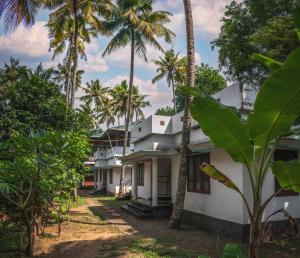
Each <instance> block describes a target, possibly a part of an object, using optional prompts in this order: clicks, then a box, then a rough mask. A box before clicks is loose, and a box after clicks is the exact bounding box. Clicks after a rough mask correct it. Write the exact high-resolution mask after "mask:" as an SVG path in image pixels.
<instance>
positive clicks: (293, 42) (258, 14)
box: [212, 0, 299, 85]
mask: <svg viewBox="0 0 300 258" xmlns="http://www.w3.org/2000/svg"><path fill="white" fill-rule="evenodd" d="M297 2H298V1H297V0H278V1H271V0H262V1H257V0H245V1H243V2H240V3H238V2H237V1H232V2H231V3H230V4H229V5H228V6H226V9H225V13H224V17H223V18H222V20H221V22H222V27H221V32H220V34H219V36H218V38H217V39H215V40H214V41H213V42H212V46H213V47H217V48H218V50H219V62H220V66H221V67H222V68H223V70H224V72H225V74H226V75H227V78H228V79H229V80H237V81H239V82H241V83H252V84H254V85H260V84H261V83H262V82H263V80H264V79H265V78H266V77H267V76H268V74H269V72H268V70H267V69H265V67H264V66H262V65H261V64H259V63H258V62H255V61H253V60H251V59H250V58H249V57H250V56H251V55H252V54H254V53H261V54H264V55H267V56H269V57H271V58H274V59H276V60H278V61H284V60H285V59H286V57H287V55H288V54H289V53H290V52H291V51H292V50H293V49H295V48H296V47H297V46H299V42H298V41H297V37H296V35H295V33H293V31H294V28H295V24H294V22H293V19H292V13H293V10H294V9H295V7H296V6H297V4H298V3H297ZM278 35H280V37H278Z"/></svg>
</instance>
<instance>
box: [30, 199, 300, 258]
mask: <svg viewBox="0 0 300 258" xmlns="http://www.w3.org/2000/svg"><path fill="white" fill-rule="evenodd" d="M84 200H85V204H84V205H82V206H81V207H78V208H74V209H72V210H71V218H70V222H69V223H64V224H63V227H62V234H61V237H60V238H58V237H57V227H56V226H51V227H48V228H47V229H46V235H45V236H44V237H40V238H39V239H38V240H37V244H36V256H37V257H46V258H60V257H62V258H100V257H106V258H108V257H149V258H158V257H165V258H172V257H182V258H184V257H191V258H193V257H198V256H199V255H203V254H205V255H209V256H210V257H211V258H215V257H220V256H221V253H222V250H223V247H224V245H225V244H226V243H228V242H235V241H234V240H230V239H229V238H224V237H223V238H222V237H220V236H216V235H214V234H211V233H208V232H205V231H201V230H196V229H195V228H191V227H189V228H183V229H182V230H170V229H168V227H167V225H168V220H166V219H161V220H157V219H156V220H139V219H136V218H134V217H133V216H131V215H129V214H127V213H126V212H124V211H122V210H121V209H120V206H121V205H122V204H123V203H122V202H120V201H116V200H114V198H112V197H91V196H86V197H85V198H84ZM239 245H240V246H242V247H243V248H244V249H246V248H247V247H246V246H245V245H244V244H242V243H239ZM299 254H300V243H299V242H297V243H296V244H292V245H290V244H289V243H286V244H285V246H275V245H272V246H269V247H265V248H264V255H263V257H265V258H270V257H280V258H300V256H299Z"/></svg>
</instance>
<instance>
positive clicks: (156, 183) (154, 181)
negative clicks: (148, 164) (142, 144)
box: [152, 157, 158, 206]
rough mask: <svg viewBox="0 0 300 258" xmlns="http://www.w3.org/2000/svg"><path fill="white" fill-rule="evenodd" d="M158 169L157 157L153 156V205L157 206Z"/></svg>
mask: <svg viewBox="0 0 300 258" xmlns="http://www.w3.org/2000/svg"><path fill="white" fill-rule="evenodd" d="M157 185H158V171H157V158H156V157H153V158H152V206H157V194H158V193H157Z"/></svg>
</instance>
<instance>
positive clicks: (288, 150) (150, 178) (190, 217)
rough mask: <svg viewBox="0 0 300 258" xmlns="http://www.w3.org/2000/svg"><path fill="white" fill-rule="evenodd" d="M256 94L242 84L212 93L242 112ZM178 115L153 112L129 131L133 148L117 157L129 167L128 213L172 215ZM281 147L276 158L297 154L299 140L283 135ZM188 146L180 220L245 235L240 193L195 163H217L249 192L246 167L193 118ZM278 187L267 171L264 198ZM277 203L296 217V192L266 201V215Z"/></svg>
mask: <svg viewBox="0 0 300 258" xmlns="http://www.w3.org/2000/svg"><path fill="white" fill-rule="evenodd" d="M255 96H256V92H255V90H254V89H251V88H248V87H245V89H244V90H243V91H241V90H240V89H239V87H238V85H237V84H234V85H232V86H230V87H227V88H225V89H224V90H222V91H220V92H218V93H217V94H215V95H213V97H214V98H216V99H218V100H219V101H220V102H221V103H223V104H225V105H228V106H234V107H236V108H238V109H239V110H241V111H242V112H243V114H245V115H246V114H247V112H248V111H249V110H250V109H251V108H252V103H253V102H254V99H255ZM182 116H183V113H182V112H181V113H178V114H176V115H174V116H172V117H167V116H158V115H152V116H150V117H148V118H147V119H146V120H144V121H143V122H141V123H139V124H138V125H136V126H135V127H134V128H133V129H132V130H131V139H132V140H131V142H132V144H133V145H134V151H133V152H132V153H131V154H129V155H127V156H125V157H122V158H121V159H122V162H123V163H124V164H127V165H131V166H132V168H133V181H132V182H133V186H132V189H133V190H132V199H133V200H134V202H131V203H129V204H128V206H127V207H125V208H126V209H127V210H128V211H129V212H131V213H133V214H135V215H137V216H140V217H160V216H170V211H171V207H172V204H173V203H174V200H175V195H176V187H177V178H178V172H179V150H180V145H181V129H182ZM220 133H222V132H220ZM279 147H280V150H278V151H276V152H275V157H274V158H275V159H276V158H278V159H279V158H280V159H281V160H282V159H294V158H298V157H299V150H300V141H295V140H288V139H286V140H284V141H282V142H281V143H280V146H279ZM189 149H190V153H189V157H188V164H189V171H188V182H187V187H186V194H185V204H184V214H183V219H184V221H185V222H188V223H192V224H196V225H198V226H200V227H202V228H204V229H207V230H213V231H214V232H228V231H230V232H231V233H234V232H235V233H236V234H237V235H238V236H243V235H244V234H245V230H247V229H246V228H247V226H246V225H247V224H248V223H249V221H248V214H247V211H246V208H245V205H244V203H243V201H242V199H241V197H240V196H239V194H238V193H236V192H234V191H232V190H230V189H229V188H227V187H226V186H224V185H223V184H221V183H219V182H217V181H215V180H212V179H210V178H209V177H208V176H207V175H205V174H204V173H202V174H201V173H199V165H200V164H201V163H202V162H203V161H206V162H209V163H210V164H212V165H214V166H215V167H216V168H219V169H220V170H221V171H223V172H225V174H226V175H227V176H228V177H229V178H230V179H232V180H233V181H234V182H235V183H236V184H237V185H238V186H239V187H240V189H242V191H243V192H244V193H245V194H246V195H247V194H248V193H249V192H250V186H249V185H250V184H249V178H248V177H247V173H245V171H244V170H245V168H244V167H243V165H242V164H241V163H237V162H234V161H233V160H232V159H231V157H230V156H229V155H228V154H227V153H226V152H225V151H224V150H222V149H217V148H215V147H214V146H213V144H212V143H211V142H210V140H209V138H208V137H207V136H205V135H204V134H203V132H202V130H201V128H200V127H199V126H198V125H197V124H196V122H195V121H193V122H192V126H191V134H190V144H189ZM276 187H278V185H277V184H276V182H275V178H274V176H273V175H272V173H271V171H270V172H269V173H268V175H267V177H266V180H265V186H264V188H263V189H264V192H263V198H267V197H268V196H270V195H271V194H272V193H274V191H275V188H276ZM249 198H250V196H249ZM280 208H286V209H287V211H288V212H289V213H290V214H291V215H292V216H293V217H294V218H300V197H299V195H298V194H295V193H291V192H283V194H282V195H281V196H277V197H275V198H274V199H273V201H272V202H271V203H270V204H269V205H268V207H267V209H266V213H265V216H268V215H270V214H271V213H272V212H274V211H276V210H278V209H280ZM272 219H273V220H276V221H277V220H278V221H280V220H283V219H284V218H283V217H282V216H281V215H276V216H274V217H273V218H272Z"/></svg>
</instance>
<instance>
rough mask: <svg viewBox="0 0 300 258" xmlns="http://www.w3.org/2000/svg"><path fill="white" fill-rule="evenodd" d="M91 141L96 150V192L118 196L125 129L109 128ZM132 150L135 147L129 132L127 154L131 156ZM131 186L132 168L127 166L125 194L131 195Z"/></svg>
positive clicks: (120, 127)
mask: <svg viewBox="0 0 300 258" xmlns="http://www.w3.org/2000/svg"><path fill="white" fill-rule="evenodd" d="M91 139H93V141H94V148H95V149H96V151H95V153H94V161H95V166H94V168H93V170H94V181H95V190H97V191H103V192H108V193H109V194H113V195H116V194H118V192H119V185H120V175H121V170H122V164H121V161H120V159H119V158H120V157H121V156H122V154H123V139H124V127H123V126H117V127H112V128H108V129H107V130H106V131H104V132H103V133H101V134H100V135H93V136H91ZM132 150H133V146H131V145H130V132H129V139H128V145H127V147H126V154H130V152H131V151H132ZM131 184H132V168H131V165H127V166H126V167H125V174H124V186H125V192H127V193H131Z"/></svg>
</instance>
